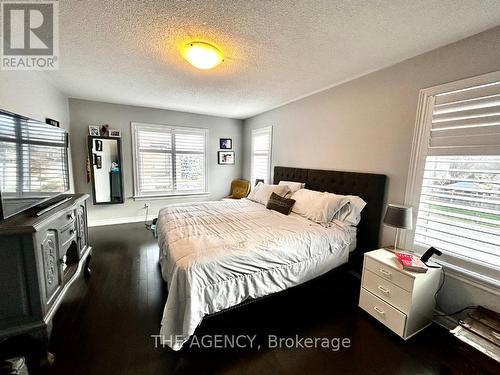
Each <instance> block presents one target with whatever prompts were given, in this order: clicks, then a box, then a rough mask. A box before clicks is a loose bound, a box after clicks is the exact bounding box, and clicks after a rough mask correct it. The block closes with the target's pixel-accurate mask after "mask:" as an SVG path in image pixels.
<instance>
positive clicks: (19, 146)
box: [0, 110, 69, 220]
mask: <svg viewBox="0 0 500 375" xmlns="http://www.w3.org/2000/svg"><path fill="white" fill-rule="evenodd" d="M68 190H69V170H68V134H67V132H66V131H65V130H64V129H61V128H58V127H55V126H52V125H48V124H44V123H42V122H40V121H37V120H33V119H30V118H27V117H24V116H20V115H17V114H15V113H10V112H7V111H3V110H0V220H4V219H6V218H8V217H10V216H13V215H15V214H17V213H19V212H22V211H25V210H27V209H29V208H32V207H35V206H40V205H41V204H43V203H44V202H47V201H49V200H52V199H54V198H55V197H56V196H58V195H60V194H62V193H65V192H67V191H68Z"/></svg>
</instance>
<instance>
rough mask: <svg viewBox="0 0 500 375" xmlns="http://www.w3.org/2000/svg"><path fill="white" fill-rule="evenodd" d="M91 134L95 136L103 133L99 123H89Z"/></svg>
mask: <svg viewBox="0 0 500 375" xmlns="http://www.w3.org/2000/svg"><path fill="white" fill-rule="evenodd" d="M89 134H90V135H91V136H93V137H99V136H100V135H101V132H100V130H99V125H89Z"/></svg>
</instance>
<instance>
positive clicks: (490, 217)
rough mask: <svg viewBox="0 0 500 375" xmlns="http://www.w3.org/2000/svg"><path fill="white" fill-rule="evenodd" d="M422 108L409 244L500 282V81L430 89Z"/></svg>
mask: <svg viewBox="0 0 500 375" xmlns="http://www.w3.org/2000/svg"><path fill="white" fill-rule="evenodd" d="M421 104H423V105H422V106H421V108H422V109H423V111H422V113H421V115H422V117H421V121H420V123H419V124H418V125H417V130H416V133H415V134H416V139H417V140H419V141H420V142H417V144H415V145H414V153H418V154H419V155H412V167H413V168H412V170H413V174H412V175H411V176H410V178H413V180H414V181H415V183H414V184H413V185H414V186H413V187H411V186H410V194H409V195H410V198H411V199H412V200H413V202H412V203H413V205H414V206H416V207H418V212H417V219H416V225H415V231H414V235H413V238H412V239H411V240H412V241H410V242H411V243H410V245H414V247H416V248H417V249H421V250H423V249H426V248H428V247H430V246H434V247H436V248H438V249H440V250H442V251H443V257H442V260H443V262H444V263H445V264H446V265H448V266H450V267H451V268H455V269H458V270H461V271H463V272H465V273H469V274H471V275H475V276H477V277H479V278H481V279H483V280H484V279H487V280H489V281H492V282H493V283H498V282H499V279H500V278H499V276H500V74H498V73H497V74H489V75H487V76H483V77H478V78H476V79H470V80H466V81H463V82H457V83H454V84H448V85H444V86H442V87H438V88H432V89H428V90H423V92H422V93H421ZM411 190H412V191H411Z"/></svg>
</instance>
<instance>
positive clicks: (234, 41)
mask: <svg viewBox="0 0 500 375" xmlns="http://www.w3.org/2000/svg"><path fill="white" fill-rule="evenodd" d="M498 24H500V1H499V0H470V1H467V0H440V1H435V0H406V1H402V0H372V1H368V0H365V1H363V0H344V1H338V0H318V1H291V0H290V1H289V0H283V1H278V0H276V1H273V0H268V1H252V0H233V1H231V0H217V1H209V0H204V1H172V0H171V1H146V0H142V1H138V0H136V1H132V0H106V1H104V0H89V1H85V0H81V1H76V0H72V1H69V0H64V1H61V2H60V38H61V45H60V53H61V59H60V70H59V71H56V72H50V73H48V75H49V78H50V79H51V80H52V81H53V83H54V84H55V85H56V86H57V87H59V88H60V89H61V90H62V91H63V92H65V93H66V94H68V95H69V96H70V97H75V98H83V99H91V100H100V101H106V102H112V103H122V104H133V105H141V106H148V107H157V108H167V109H175V110H182V111H189V112H196V113H206V114H213V115H221V116H227V117H234V118H246V117H250V116H252V115H255V114H257V113H261V112H263V111H266V110H268V109H271V108H274V107H276V106H279V105H281V104H284V103H286V102H289V101H292V100H294V99H297V98H299V97H302V96H305V95H308V94H310V93H312V92H315V91H318V90H320V89H323V88H326V87H329V86H332V85H335V84H337V83H340V82H342V81H346V80H348V79H351V78H353V77H356V76H359V75H362V74H365V73H367V72H370V71H373V70H377V69H380V68H382V67H384V66H388V65H391V64H393V63H396V62H398V61H401V60H404V59H406V58H409V57H412V56H416V55H418V54H421V53H423V52H426V51H429V50H431V49H434V48H437V47H439V46H442V45H445V44H448V43H451V42H454V41H457V40H460V39H462V38H465V37H467V36H470V35H473V34H476V33H478V32H481V31H484V30H486V29H489V28H492V27H494V26H496V25H498ZM192 40H202V41H207V42H211V43H213V44H214V45H216V46H217V47H218V48H219V49H220V50H222V51H223V52H224V54H225V56H226V59H225V62H224V63H223V64H221V65H220V66H219V67H217V68H215V69H214V70H209V71H201V70H197V69H195V68H193V67H192V66H191V65H189V64H188V63H187V62H186V61H184V60H183V59H182V58H181V56H180V54H179V47H180V46H181V45H183V44H184V43H186V42H188V41H192Z"/></svg>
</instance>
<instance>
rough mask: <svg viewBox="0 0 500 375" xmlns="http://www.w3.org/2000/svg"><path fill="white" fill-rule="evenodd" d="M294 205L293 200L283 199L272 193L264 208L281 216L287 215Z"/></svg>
mask: <svg viewBox="0 0 500 375" xmlns="http://www.w3.org/2000/svg"><path fill="white" fill-rule="evenodd" d="M294 204H295V199H289V198H284V197H282V196H279V195H278V194H276V193H272V194H271V196H270V197H269V200H268V201H267V205H266V208H269V209H270V210H274V211H277V212H279V213H281V214H283V215H288V214H289V213H290V211H291V210H292V207H293V205H294Z"/></svg>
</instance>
